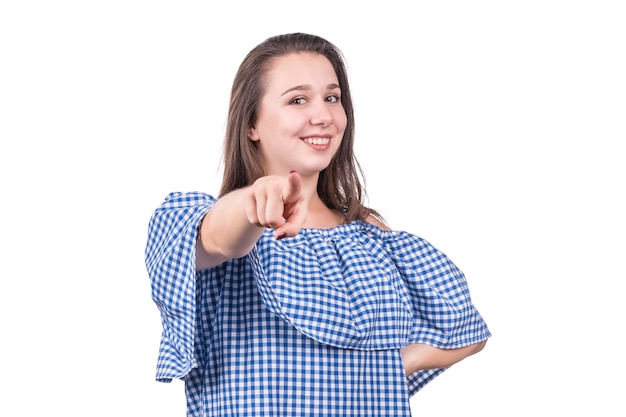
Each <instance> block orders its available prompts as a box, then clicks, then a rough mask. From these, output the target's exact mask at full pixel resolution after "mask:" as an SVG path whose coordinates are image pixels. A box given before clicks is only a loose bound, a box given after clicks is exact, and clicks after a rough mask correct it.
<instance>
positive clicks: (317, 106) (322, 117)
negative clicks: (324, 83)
mask: <svg viewBox="0 0 626 417" xmlns="http://www.w3.org/2000/svg"><path fill="white" fill-rule="evenodd" d="M332 122H333V114H332V112H331V110H330V109H329V108H328V103H326V101H325V100H317V101H316V102H315V103H314V105H313V106H312V107H311V124H312V125H322V126H328V125H330V124H331V123H332Z"/></svg>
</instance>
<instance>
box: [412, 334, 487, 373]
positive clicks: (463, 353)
mask: <svg viewBox="0 0 626 417" xmlns="http://www.w3.org/2000/svg"><path fill="white" fill-rule="evenodd" d="M486 344H487V341H486V340H484V341H482V342H479V343H475V344H473V345H469V346H465V347H462V348H457V349H439V348H435V347H432V346H429V345H425V344H422V343H414V344H411V345H408V346H407V347H406V348H404V349H402V350H401V353H402V362H403V363H404V369H405V373H406V375H407V376H408V375H410V374H412V373H414V372H416V371H420V370H423V369H437V368H446V367H448V366H452V365H454V364H455V363H457V362H459V361H461V360H463V359H465V358H466V357H468V356H471V355H473V354H475V353H478V352H480V351H481V350H482V349H483V348H484V347H485V345H486Z"/></svg>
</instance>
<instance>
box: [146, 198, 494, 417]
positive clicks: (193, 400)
mask: <svg viewBox="0 0 626 417" xmlns="http://www.w3.org/2000/svg"><path fill="white" fill-rule="evenodd" d="M215 202H216V199H215V198H214V197H212V196H210V195H208V194H204V193H198V192H194V193H172V194H170V195H169V196H167V197H166V200H165V202H164V203H163V204H162V205H161V206H160V207H159V208H157V210H156V211H155V212H154V214H153V216H152V218H151V219H150V224H149V231H148V242H147V246H146V266H147V269H148V274H149V277H150V279H151V284H152V297H153V299H154V301H155V303H156V305H157V306H158V308H159V310H160V312H161V319H162V324H163V334H162V338H161V346H160V349H159V357H158V362H157V375H156V378H157V380H159V381H163V382H170V381H171V380H172V379H174V378H182V379H184V380H185V390H186V397H187V408H188V413H187V415H188V416H194V417H195V416H220V417H225V416H272V417H281V416H290V417H291V416H316V417H317V416H370V417H371V416H410V409H409V401H408V399H409V397H410V396H411V395H413V394H415V393H416V392H417V391H418V390H419V389H421V388H422V387H423V386H424V385H426V384H427V383H428V382H430V381H431V380H432V379H433V378H435V377H436V376H437V375H439V374H440V373H441V372H443V371H444V368H441V369H434V370H425V371H419V372H416V373H414V374H413V375H410V376H409V377H408V378H407V377H405V375H404V368H403V366H402V358H401V355H400V348H402V347H404V346H406V345H407V344H409V343H427V344H429V345H432V346H435V347H439V348H444V349H451V348H457V347H462V346H466V345H469V344H472V343H476V342H479V341H482V340H485V339H486V338H488V337H490V336H491V334H490V332H489V329H488V328H487V325H486V324H485V322H484V320H483V319H482V317H481V316H480V314H479V313H478V311H477V310H476V308H475V307H474V306H473V304H472V301H471V298H470V294H469V290H468V287H467V283H466V280H465V277H464V276H463V274H462V273H461V271H459V269H458V268H457V267H456V266H455V265H454V264H453V263H452V262H451V261H450V260H449V259H448V258H447V257H446V256H445V255H444V254H443V253H441V252H440V251H439V250H437V249H436V248H434V247H433V246H432V245H430V244H429V243H428V242H427V241H425V240H424V239H421V238H419V237H417V236H415V235H412V234H409V233H406V232H399V231H385V230H382V229H380V228H378V227H376V226H374V225H370V224H366V223H362V222H358V221H356V222H352V223H350V224H345V225H340V226H337V227H334V228H332V229H303V230H301V231H300V233H299V234H298V235H297V236H295V237H293V238H286V239H282V240H279V241H276V240H275V239H274V238H273V231H272V230H268V231H267V232H266V233H265V234H264V235H263V236H262V237H261V238H260V239H259V241H258V242H257V244H256V246H255V247H254V249H253V250H252V251H251V252H250V253H249V254H248V255H247V256H245V257H242V258H239V259H231V260H229V261H227V262H224V263H222V264H221V265H218V266H216V267H214V268H211V269H207V270H203V271H199V272H196V270H195V249H196V237H197V231H198V227H199V224H200V221H201V219H202V217H203V216H204V214H205V213H206V212H207V211H208V210H209V209H210V208H211V207H212V205H213V204H214V203H215Z"/></svg>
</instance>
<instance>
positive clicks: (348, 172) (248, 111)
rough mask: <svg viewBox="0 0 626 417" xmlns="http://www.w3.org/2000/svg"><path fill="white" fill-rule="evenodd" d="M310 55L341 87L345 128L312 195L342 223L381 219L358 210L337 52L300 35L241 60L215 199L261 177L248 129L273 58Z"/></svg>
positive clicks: (356, 169)
mask: <svg viewBox="0 0 626 417" xmlns="http://www.w3.org/2000/svg"><path fill="white" fill-rule="evenodd" d="M298 52H313V53H318V54H321V55H323V56H325V57H326V58H327V59H328V60H329V61H330V63H331V65H332V66H333V68H334V70H335V73H336V75H337V79H338V80H339V86H340V88H341V104H342V105H343V108H344V110H345V112H346V116H347V125H346V130H345V132H344V135H343V140H342V141H341V145H340V147H339V149H338V150H337V153H336V154H335V156H334V157H333V159H332V160H331V162H330V164H329V165H328V167H327V168H326V169H324V170H323V171H322V172H320V176H319V180H318V183H317V192H318V194H319V196H320V198H321V199H322V201H323V202H324V204H326V206H327V207H329V208H331V209H336V210H340V211H342V212H343V213H344V215H345V217H346V222H350V221H352V220H361V221H366V220H367V218H368V216H370V215H371V216H374V217H376V218H377V219H378V220H381V221H382V220H383V219H382V217H381V216H380V215H379V214H378V213H377V212H376V211H375V210H373V209H370V208H368V207H366V206H365V205H364V202H363V201H364V198H365V196H366V191H365V188H364V186H363V184H362V181H363V182H364V176H363V172H362V170H361V167H360V165H359V163H358V161H357V160H356V157H355V155H354V150H353V146H354V108H353V106H352V97H351V94H350V86H349V84H348V75H347V71H346V66H345V61H344V58H343V55H342V53H341V51H340V50H339V49H338V48H337V47H336V46H335V45H333V44H332V43H330V42H328V41H327V40H325V39H323V38H321V37H319V36H316V35H310V34H306V33H290V34H284V35H278V36H274V37H271V38H268V39H266V40H265V41H264V42H262V43H260V44H259V45H257V46H256V47H255V48H254V49H252V50H251V51H250V52H249V53H248V55H247V56H246V57H245V58H244V60H243V62H242V63H241V65H240V66H239V70H238V71H237V74H236V75H235V79H234V81H233V86H232V90H231V98H230V106H229V110H228V121H227V124H226V136H225V140H224V148H223V151H224V154H223V158H224V177H223V180H222V187H221V190H220V196H222V195H224V194H226V193H228V192H230V191H233V190H236V189H239V188H243V187H246V186H248V185H251V184H252V183H253V182H254V181H256V180H257V179H258V178H260V177H262V176H263V175H264V169H263V165H262V164H261V161H262V159H261V157H260V154H259V150H258V148H257V147H256V146H255V143H254V142H253V141H251V140H250V139H249V138H248V129H249V128H250V127H252V126H254V125H255V123H256V118H257V111H258V108H259V105H260V103H261V98H262V97H263V94H264V91H265V90H264V89H265V86H266V82H267V73H268V72H269V71H270V68H271V65H272V63H273V62H274V60H275V59H276V58H278V57H281V56H284V55H288V54H292V53H298Z"/></svg>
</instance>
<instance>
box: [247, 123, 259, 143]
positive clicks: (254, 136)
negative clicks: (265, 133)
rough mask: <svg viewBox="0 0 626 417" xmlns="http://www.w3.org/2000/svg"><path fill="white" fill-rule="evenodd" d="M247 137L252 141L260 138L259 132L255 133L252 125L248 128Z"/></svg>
mask: <svg viewBox="0 0 626 417" xmlns="http://www.w3.org/2000/svg"><path fill="white" fill-rule="evenodd" d="M248 138H249V139H250V140H251V141H253V142H256V141H258V140H259V139H260V138H259V134H258V133H257V130H256V128H255V127H254V126H251V127H249V128H248Z"/></svg>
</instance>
